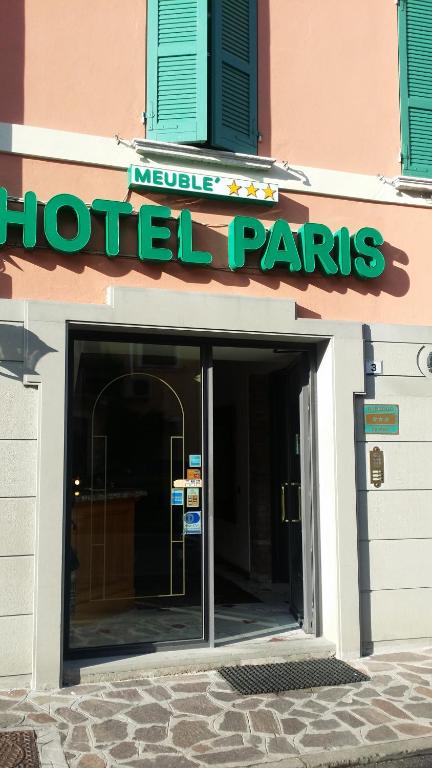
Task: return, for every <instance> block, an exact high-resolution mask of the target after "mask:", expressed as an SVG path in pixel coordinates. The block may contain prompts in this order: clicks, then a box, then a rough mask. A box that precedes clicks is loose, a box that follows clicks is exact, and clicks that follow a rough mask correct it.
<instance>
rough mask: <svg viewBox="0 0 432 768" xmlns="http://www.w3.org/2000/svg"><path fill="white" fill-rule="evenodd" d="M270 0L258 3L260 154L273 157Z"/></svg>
mask: <svg viewBox="0 0 432 768" xmlns="http://www.w3.org/2000/svg"><path fill="white" fill-rule="evenodd" d="M269 2H270V0H260V2H259V3H258V29H259V39H258V125H257V130H258V133H259V136H260V139H259V141H258V154H259V155H264V156H266V157H269V156H270V155H271V128H272V125H271V114H272V111H271V93H270V83H271V77H270V66H271V57H270V8H269Z"/></svg>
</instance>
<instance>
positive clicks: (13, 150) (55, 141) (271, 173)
mask: <svg viewBox="0 0 432 768" xmlns="http://www.w3.org/2000/svg"><path fill="white" fill-rule="evenodd" d="M0 152H3V153H7V154H13V155H21V156H23V157H34V158H39V159H42V160H54V161H61V162H68V163H78V164H82V165H88V166H99V167H103V168H115V169H119V170H125V169H127V168H128V167H129V166H130V165H133V164H136V162H137V155H138V156H139V157H141V160H142V161H143V160H144V158H146V163H145V164H149V165H154V164H158V165H159V166H161V165H164V166H165V167H171V168H172V167H176V168H179V169H180V168H184V169H186V170H188V171H193V170H194V169H196V170H197V171H198V172H200V173H202V172H203V171H204V170H205V168H206V167H208V170H209V172H210V173H213V172H214V168H215V165H216V164H217V165H218V167H220V168H221V169H222V167H225V168H226V169H227V170H228V171H229V172H233V171H234V169H238V171H239V173H241V172H242V171H243V173H244V170H246V169H247V168H248V169H249V175H251V176H253V177H254V178H256V179H257V180H260V181H268V182H270V183H274V184H278V186H279V190H280V191H281V192H293V193H302V194H307V195H322V196H324V197H339V198H346V199H351V200H364V201H367V202H375V203H390V204H392V205H409V206H415V207H426V208H430V207H431V206H432V195H431V192H432V181H431V180H427V179H414V178H409V179H408V177H396V178H387V177H385V176H381V175H376V176H373V175H371V174H363V173H349V172H347V171H336V170H332V169H328V168H314V167H308V166H303V165H295V164H291V163H290V162H283V161H275V160H274V159H273V158H268V157H261V156H257V157H254V156H251V155H238V154H237V153H232V152H218V151H216V150H208V149H196V148H194V147H183V146H182V145H176V144H166V145H163V144H162V143H161V142H151V141H147V140H143V139H135V140H134V141H129V140H125V139H121V138H119V137H115V136H113V137H109V136H94V135H90V134H85V133H75V132H72V131H57V130H54V129H52V128H39V127H36V126H32V125H20V124H17V123H1V122H0ZM170 153H171V154H170ZM164 158H165V159H164ZM156 161H158V162H156ZM252 170H253V173H251V171H252ZM0 184H1V178H0Z"/></svg>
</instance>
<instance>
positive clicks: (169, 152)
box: [133, 139, 276, 171]
mask: <svg viewBox="0 0 432 768" xmlns="http://www.w3.org/2000/svg"><path fill="white" fill-rule="evenodd" d="M133 144H134V147H135V149H136V151H137V153H138V155H140V157H142V158H144V160H146V159H151V160H152V159H153V158H154V157H157V158H166V157H168V158H170V160H171V159H174V160H176V162H183V161H184V160H186V161H188V162H190V161H192V163H194V164H196V165H203V166H218V167H221V166H223V167H224V168H233V167H234V168H236V169H237V168H244V169H249V170H250V169H251V168H253V169H256V170H259V171H268V170H270V169H271V168H272V166H273V165H274V164H275V162H276V160H275V159H274V158H273V157H263V156H262V155H245V154H242V153H240V152H226V151H224V150H219V149H210V148H207V147H206V148H203V149H202V148H201V147H192V146H190V145H189V144H174V143H171V142H165V141H152V140H151V139H134V142H133ZM183 164H184V162H183Z"/></svg>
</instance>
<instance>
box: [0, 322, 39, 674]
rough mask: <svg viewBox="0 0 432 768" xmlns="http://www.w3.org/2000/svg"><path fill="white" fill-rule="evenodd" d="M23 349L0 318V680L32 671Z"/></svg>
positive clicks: (32, 479)
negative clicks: (0, 586)
mask: <svg viewBox="0 0 432 768" xmlns="http://www.w3.org/2000/svg"><path fill="white" fill-rule="evenodd" d="M23 348H24V345H23V328H22V326H19V325H17V324H7V323H0V584H1V585H2V589H1V590H0V685H5V684H6V681H9V682H14V683H15V682H16V683H19V682H20V681H21V682H23V681H27V677H28V675H30V674H31V672H32V635H33V600H34V552H35V545H34V528H35V526H34V522H35V519H34V518H35V496H36V481H37V473H36V468H37V456H36V450H37V408H38V392H37V390H36V389H33V388H31V387H24V386H23V363H22V362H20V360H22V359H23Z"/></svg>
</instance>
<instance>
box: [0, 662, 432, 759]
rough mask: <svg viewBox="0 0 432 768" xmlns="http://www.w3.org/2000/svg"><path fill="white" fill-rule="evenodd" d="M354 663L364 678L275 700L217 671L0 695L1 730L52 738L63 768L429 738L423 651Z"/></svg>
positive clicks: (290, 753) (270, 754)
mask: <svg viewBox="0 0 432 768" xmlns="http://www.w3.org/2000/svg"><path fill="white" fill-rule="evenodd" d="M354 666H356V667H357V668H358V669H360V670H362V671H365V672H366V673H368V674H369V675H370V676H371V681H370V682H365V683H359V684H355V685H345V686H341V687H334V688H318V689H314V690H303V691H291V692H288V693H284V694H278V695H274V694H267V695H260V696H241V695H240V694H237V693H235V692H233V691H232V690H231V689H230V687H229V685H228V684H227V683H226V682H225V681H224V680H223V679H222V678H220V677H219V675H218V674H217V672H205V673H199V674H187V675H177V676H170V677H158V678H149V677H147V678H142V679H135V680H125V681H121V682H104V683H95V684H84V685H75V686H72V687H69V688H62V689H60V690H55V691H50V692H45V691H28V690H24V689H23V690H11V691H3V692H1V691H0V728H2V729H18V728H19V729H22V728H32V729H34V730H36V731H37V732H38V738H39V739H40V740H41V739H43V740H44V743H45V744H46V743H47V742H49V741H50V734H51V740H53V739H54V741H55V740H56V739H57V740H58V739H59V740H60V742H61V744H62V745H63V750H64V757H65V760H66V764H67V765H69V766H70V767H71V768H105V766H106V767H108V766H109V767H110V768H111V766H131V767H133V768H193V767H196V766H216V768H218V767H219V766H220V767H221V766H226V767H227V768H228V767H230V766H239V768H241V766H254V765H263V764H264V765H265V764H267V765H277V763H278V762H280V763H281V764H282V763H284V761H285V760H286V758H289V757H295V756H297V757H300V758H306V757H307V756H308V755H309V756H310V755H313V754H316V753H321V752H322V751H323V750H331V751H332V754H334V755H336V754H337V753H338V751H339V753H342V751H344V750H345V751H346V749H347V748H348V749H354V750H355V749H356V748H360V747H365V746H366V745H374V746H375V747H377V748H378V749H377V753H379V751H380V749H381V748H383V749H384V748H385V745H386V744H389V743H390V742H398V743H399V744H401V747H403V746H404V745H406V744H407V742H408V740H410V739H418V738H419V737H431V736H432V687H431V681H432V648H428V649H426V650H424V651H418V652H415V653H414V652H398V653H388V654H381V655H378V656H372V657H369V658H364V659H361V660H360V661H357V662H354ZM45 762H46V764H47V765H48V764H49V761H45ZM51 764H52V765H57V764H59V765H60V761H58V760H57V759H54V758H53V759H52V760H51ZM300 764H301V763H300V762H299V765H300Z"/></svg>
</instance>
